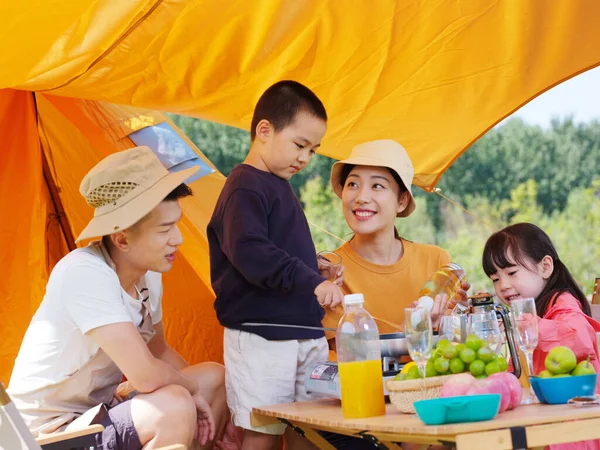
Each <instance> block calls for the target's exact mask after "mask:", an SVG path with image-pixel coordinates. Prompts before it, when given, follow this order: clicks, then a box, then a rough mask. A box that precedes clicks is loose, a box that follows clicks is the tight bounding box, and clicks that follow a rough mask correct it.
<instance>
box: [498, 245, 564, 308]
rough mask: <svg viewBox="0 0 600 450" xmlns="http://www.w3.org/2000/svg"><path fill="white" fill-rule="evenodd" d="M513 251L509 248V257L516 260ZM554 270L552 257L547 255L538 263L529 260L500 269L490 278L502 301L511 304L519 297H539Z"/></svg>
mask: <svg viewBox="0 0 600 450" xmlns="http://www.w3.org/2000/svg"><path fill="white" fill-rule="evenodd" d="M511 253H512V252H511V251H510V249H509V250H508V252H507V257H508V259H509V260H510V261H514V260H515V259H514V257H513V256H512V255H511ZM553 270H554V264H553V262H552V258H551V257H550V256H545V257H544V258H543V259H542V260H541V261H540V262H539V263H537V264H536V263H534V262H533V261H531V260H528V261H527V265H526V266H523V265H520V264H515V265H514V266H509V267H506V268H504V269H498V270H497V271H496V273H494V274H492V275H490V279H491V280H492V282H493V283H494V289H495V291H496V295H497V296H498V298H499V299H500V300H501V301H502V302H504V303H506V304H510V302H511V301H512V300H514V299H517V298H529V297H532V298H537V297H538V296H539V295H540V294H541V293H542V290H543V289H544V287H545V286H546V283H547V282H548V278H549V277H550V275H552V271H553Z"/></svg>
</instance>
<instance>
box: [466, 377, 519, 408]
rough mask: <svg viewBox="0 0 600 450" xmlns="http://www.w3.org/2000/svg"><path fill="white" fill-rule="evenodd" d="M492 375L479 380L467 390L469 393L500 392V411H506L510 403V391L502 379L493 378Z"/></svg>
mask: <svg viewBox="0 0 600 450" xmlns="http://www.w3.org/2000/svg"><path fill="white" fill-rule="evenodd" d="M490 378H491V376H490V377H487V378H482V379H481V380H477V381H476V382H475V383H473V384H472V385H471V387H470V388H469V390H468V391H467V395H477V394H500V397H501V398H500V409H499V411H498V412H504V411H506V409H507V408H508V405H510V391H509V390H508V387H507V386H506V385H505V384H504V382H503V381H502V380H498V379H495V380H492V379H490Z"/></svg>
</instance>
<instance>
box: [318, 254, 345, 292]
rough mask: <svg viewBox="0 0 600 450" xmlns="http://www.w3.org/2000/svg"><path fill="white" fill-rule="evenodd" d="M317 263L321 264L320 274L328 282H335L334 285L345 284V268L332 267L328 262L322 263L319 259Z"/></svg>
mask: <svg viewBox="0 0 600 450" xmlns="http://www.w3.org/2000/svg"><path fill="white" fill-rule="evenodd" d="M317 263H318V264H319V273H320V274H321V275H322V276H323V277H325V278H327V279H328V280H333V284H336V285H338V286H341V285H342V283H344V272H345V270H346V267H345V266H337V267H336V266H332V265H331V264H327V262H325V261H322V260H321V259H319V258H317Z"/></svg>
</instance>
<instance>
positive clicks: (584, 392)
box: [529, 373, 598, 405]
mask: <svg viewBox="0 0 600 450" xmlns="http://www.w3.org/2000/svg"><path fill="white" fill-rule="evenodd" d="M529 381H530V383H531V387H533V391H534V392H535V395H536V396H537V398H538V400H539V401H540V402H541V403H549V404H551V405H560V404H564V403H567V402H568V401H569V400H570V399H572V398H573V397H593V396H595V395H596V394H595V393H596V383H597V381H598V375H597V374H595V373H594V374H591V375H578V376H567V377H557V378H554V377H553V378H539V377H531V378H529Z"/></svg>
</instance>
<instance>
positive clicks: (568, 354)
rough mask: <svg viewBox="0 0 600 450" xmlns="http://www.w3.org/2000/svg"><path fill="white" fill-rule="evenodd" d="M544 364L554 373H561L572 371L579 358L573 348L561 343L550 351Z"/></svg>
mask: <svg viewBox="0 0 600 450" xmlns="http://www.w3.org/2000/svg"><path fill="white" fill-rule="evenodd" d="M544 364H545V365H546V369H548V370H549V371H550V372H552V373H553V374H554V375H560V374H563V373H569V372H571V371H572V370H573V369H574V368H575V366H576V365H577V358H576V357H575V353H573V350H571V349H570V348H569V347H565V346H562V345H561V346H558V347H554V348H553V349H552V350H550V351H549V352H548V355H547V356H546V360H545V361H544Z"/></svg>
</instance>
